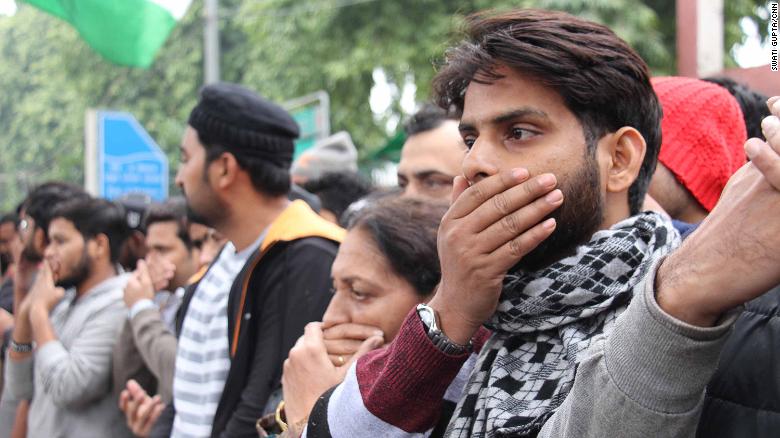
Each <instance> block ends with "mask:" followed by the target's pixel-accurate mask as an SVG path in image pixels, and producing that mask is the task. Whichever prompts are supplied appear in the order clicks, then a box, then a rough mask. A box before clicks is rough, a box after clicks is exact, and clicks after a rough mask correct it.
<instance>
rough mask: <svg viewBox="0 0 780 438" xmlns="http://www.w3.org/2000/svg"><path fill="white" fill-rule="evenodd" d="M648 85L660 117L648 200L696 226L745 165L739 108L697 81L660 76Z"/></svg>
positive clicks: (718, 89)
mask: <svg viewBox="0 0 780 438" xmlns="http://www.w3.org/2000/svg"><path fill="white" fill-rule="evenodd" d="M652 83H653V89H654V90H655V92H656V94H657V95H658V99H659V100H660V101H661V107H662V108H663V111H664V115H663V119H662V120H661V132H662V143H661V152H660V153H659V155H658V167H657V168H656V170H655V174H653V179H652V180H651V182H650V190H649V193H650V196H652V197H653V198H654V199H655V200H656V201H658V203H659V204H660V205H661V207H663V209H664V210H666V212H667V213H669V215H670V216H671V217H672V219H676V220H678V221H682V222H687V223H689V224H693V223H699V222H701V221H702V220H703V219H704V218H705V217H706V216H707V214H708V213H709V212H710V210H712V207H714V206H715V203H716V202H718V198H719V197H720V193H721V192H722V191H723V188H724V187H725V186H726V182H728V180H729V177H731V175H732V174H734V172H736V171H737V169H739V168H740V167H741V166H742V165H743V164H745V152H744V149H743V145H744V144H745V140H747V134H746V130H745V121H744V118H743V117H742V110H741V109H740V107H739V103H738V102H737V100H736V99H734V97H733V96H732V95H731V94H730V93H729V92H728V90H726V89H725V88H723V87H721V86H719V85H715V84H712V83H709V82H705V81H702V80H700V79H693V78H682V77H660V78H655V79H653V80H652ZM676 225H677V227H678V229H679V228H681V227H682V226H681V225H680V224H676ZM682 228H687V227H682ZM680 231H681V232H684V231H686V230H684V229H681V230H680Z"/></svg>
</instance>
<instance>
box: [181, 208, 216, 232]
mask: <svg viewBox="0 0 780 438" xmlns="http://www.w3.org/2000/svg"><path fill="white" fill-rule="evenodd" d="M187 220H188V221H190V222H195V223H196V224H202V225H205V226H207V227H212V225H211V223H210V222H211V221H209V220H208V219H206V217H205V216H203V215H201V214H199V213H197V212H196V211H195V210H193V209H192V206H190V204H189V202H188V203H187ZM212 228H213V227H212Z"/></svg>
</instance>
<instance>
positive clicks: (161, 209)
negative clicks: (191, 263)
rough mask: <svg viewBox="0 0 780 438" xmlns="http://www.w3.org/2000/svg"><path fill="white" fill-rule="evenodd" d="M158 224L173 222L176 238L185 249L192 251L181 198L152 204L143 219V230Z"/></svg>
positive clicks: (185, 213)
mask: <svg viewBox="0 0 780 438" xmlns="http://www.w3.org/2000/svg"><path fill="white" fill-rule="evenodd" d="M158 222H175V223H176V237H178V238H179V240H181V241H182V243H184V246H186V247H187V249H192V241H191V240H190V233H189V232H188V230H187V228H188V226H189V222H188V220H187V202H186V201H185V200H184V198H182V197H179V196H177V197H173V198H169V199H167V200H166V201H165V202H163V203H161V204H152V206H151V207H149V211H148V212H147V213H146V218H145V219H144V228H145V229H146V230H148V229H149V225H152V224H155V223H158Z"/></svg>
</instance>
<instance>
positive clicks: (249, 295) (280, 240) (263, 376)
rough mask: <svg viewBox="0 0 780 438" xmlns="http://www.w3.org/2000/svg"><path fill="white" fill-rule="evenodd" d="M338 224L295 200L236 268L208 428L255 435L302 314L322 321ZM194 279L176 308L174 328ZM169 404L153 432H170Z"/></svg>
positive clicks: (218, 434) (226, 434) (179, 323)
mask: <svg viewBox="0 0 780 438" xmlns="http://www.w3.org/2000/svg"><path fill="white" fill-rule="evenodd" d="M343 236H344V230H342V229H341V228H339V227H337V226H336V225H333V224H330V223H328V222H325V221H324V219H321V218H320V217H319V216H317V215H316V214H315V213H314V212H313V211H312V210H311V209H310V208H309V207H306V206H305V204H304V203H303V202H302V201H296V202H294V203H293V204H291V206H290V207H288V209H287V210H285V212H284V213H283V214H282V216H280V217H279V218H278V219H277V220H276V221H274V223H273V224H272V225H271V227H270V228H269V231H268V233H267V235H266V238H265V240H264V242H263V244H262V245H261V247H260V248H259V249H258V250H257V251H256V252H255V253H254V254H252V255H251V256H250V257H249V260H248V261H247V263H246V264H245V265H244V267H243V268H242V269H241V272H239V274H238V275H237V276H236V278H235V280H234V281H233V285H232V287H231V289H230V294H229V296H228V336H229V339H228V341H229V345H230V370H229V371H228V376H227V379H226V381H225V389H224V391H223V392H222V397H221V399H220V401H219V405H218V406H217V412H216V414H215V416H214V424H213V426H212V431H211V436H212V437H213V438H218V437H222V438H225V437H231V438H234V437H247V438H249V437H252V438H256V437H257V431H256V429H255V422H256V421H257V419H258V418H260V417H261V416H262V415H263V414H264V412H263V409H264V408H265V406H266V403H267V401H268V398H269V396H270V395H271V393H272V392H274V391H275V390H276V389H279V388H280V387H281V377H282V365H283V364H284V360H285V359H287V353H288V352H289V351H290V349H291V348H292V347H293V345H294V344H295V341H297V340H298V338H299V337H300V336H301V335H302V334H303V329H304V327H305V326H306V324H308V323H309V322H312V321H321V320H322V315H323V314H324V313H325V309H326V308H327V307H328V304H329V302H330V299H331V296H332V295H331V293H330V286H331V283H332V281H331V279H330V267H331V265H332V264H333V260H334V259H335V258H336V252H337V250H338V243H337V242H339V241H341V239H342V238H343ZM195 289H196V288H195V287H193V288H192V289H191V290H188V293H187V294H185V296H184V298H183V300H182V304H181V307H180V309H179V313H178V315H177V324H176V330H177V335H178V334H179V332H180V331H181V326H182V321H183V319H184V317H185V315H186V313H187V308H188V307H189V304H190V302H191V301H192V296H193V295H194V291H195ZM174 417H175V408H173V407H168V408H166V411H165V412H164V413H163V415H162V416H161V417H160V419H159V420H158V424H156V425H155V427H154V430H153V432H152V434H151V436H152V437H159V436H170V431H171V428H172V425H173V419H174Z"/></svg>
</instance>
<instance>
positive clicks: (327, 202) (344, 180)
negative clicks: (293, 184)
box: [303, 172, 372, 220]
mask: <svg viewBox="0 0 780 438" xmlns="http://www.w3.org/2000/svg"><path fill="white" fill-rule="evenodd" d="M303 188H304V189H306V191H308V192H310V193H313V194H315V195H317V197H318V198H320V202H321V203H322V208H324V209H326V210H330V211H331V212H333V214H334V215H335V216H336V219H337V220H338V219H340V218H341V215H343V214H344V211H345V210H346V209H347V207H349V206H350V204H352V203H353V202H355V201H357V200H358V199H360V198H362V197H363V196H366V195H367V194H369V193H371V190H372V187H371V184H369V183H368V181H366V180H365V179H364V178H363V177H361V176H360V174H358V173H356V172H330V173H326V174H325V175H323V176H322V177H321V178H319V179H316V180H313V181H307V182H306V183H304V184H303Z"/></svg>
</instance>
